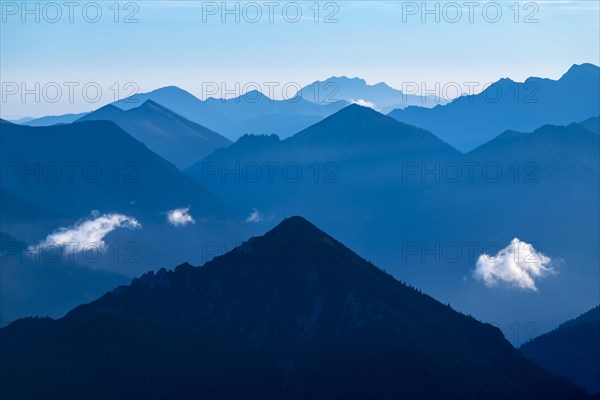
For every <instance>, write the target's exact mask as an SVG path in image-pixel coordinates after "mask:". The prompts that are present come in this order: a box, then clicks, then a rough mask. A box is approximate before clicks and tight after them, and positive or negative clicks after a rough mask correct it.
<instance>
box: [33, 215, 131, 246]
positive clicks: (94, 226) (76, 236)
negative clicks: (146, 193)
mask: <svg viewBox="0 0 600 400" xmlns="http://www.w3.org/2000/svg"><path fill="white" fill-rule="evenodd" d="M92 216H93V219H88V220H84V221H80V222H78V223H76V224H74V225H72V226H69V227H63V228H59V229H57V230H56V231H54V232H53V233H51V234H49V235H48V236H47V237H46V239H44V240H42V241H41V242H39V243H38V244H36V245H33V246H29V248H28V250H29V251H31V252H37V251H38V250H40V249H43V248H48V247H61V248H64V249H66V251H67V252H68V253H76V252H81V251H83V250H84V249H85V248H86V246H91V245H93V246H94V247H95V248H97V249H100V250H104V249H105V248H106V243H105V242H104V237H105V236H106V235H108V234H109V233H110V232H112V231H114V230H115V229H118V228H127V229H135V228H139V227H141V226H142V225H141V224H140V223H139V222H138V221H137V220H136V219H135V218H133V217H128V216H126V215H123V214H116V213H115V214H103V215H100V213H98V212H97V211H94V212H92Z"/></svg>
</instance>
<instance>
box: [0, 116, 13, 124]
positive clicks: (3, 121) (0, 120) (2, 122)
mask: <svg viewBox="0 0 600 400" xmlns="http://www.w3.org/2000/svg"><path fill="white" fill-rule="evenodd" d="M0 124H11V125H14V124H13V123H12V122H9V121H7V120H5V119H2V118H0Z"/></svg>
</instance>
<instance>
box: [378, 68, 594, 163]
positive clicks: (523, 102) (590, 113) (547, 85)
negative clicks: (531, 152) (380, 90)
mask: <svg viewBox="0 0 600 400" xmlns="http://www.w3.org/2000/svg"><path fill="white" fill-rule="evenodd" d="M599 86H600V68H599V67H598V66H596V65H593V64H581V65H573V66H572V67H571V68H570V69H569V70H568V71H567V72H566V73H565V74H564V75H563V76H562V77H561V78H560V79H558V80H551V79H544V78H535V77H532V78H528V79H527V80H525V81H524V82H514V81H512V80H510V79H506V78H505V79H501V80H499V81H497V82H495V83H494V84H492V85H490V86H489V87H488V88H487V89H486V90H484V91H483V92H482V93H480V94H477V95H471V96H462V97H459V98H458V99H456V100H454V101H452V102H450V103H449V104H447V105H441V106H436V107H433V108H431V109H428V108H423V107H408V108H406V109H404V110H394V111H392V112H390V113H389V115H390V116H392V117H394V118H396V119H398V120H399V121H403V122H406V123H408V124H411V125H415V126H418V127H421V128H424V129H427V130H429V131H431V132H433V133H434V134H436V135H437V136H439V137H440V138H441V139H443V140H445V141H447V142H448V143H450V144H452V145H453V146H455V147H456V148H458V149H459V150H461V151H470V150H472V149H474V148H475V147H477V146H479V145H481V144H483V143H485V142H487V141H489V140H490V139H492V138H494V137H495V136H497V135H499V134H500V133H502V132H504V131H506V130H517V131H524V132H528V131H532V130H534V129H536V128H538V127H540V126H542V125H544V124H553V125H567V124H570V123H572V122H577V121H583V120H584V119H587V118H590V117H596V116H598V114H599V110H600V93H599V91H598V87H599Z"/></svg>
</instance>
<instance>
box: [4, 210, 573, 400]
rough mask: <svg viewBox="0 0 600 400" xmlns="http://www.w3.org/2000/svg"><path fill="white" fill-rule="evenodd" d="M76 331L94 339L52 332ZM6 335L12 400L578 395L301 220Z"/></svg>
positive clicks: (488, 333)
mask: <svg viewBox="0 0 600 400" xmlns="http://www.w3.org/2000/svg"><path fill="white" fill-rule="evenodd" d="M70 326H75V327H81V329H82V331H83V332H89V333H90V334H92V335H94V336H93V337H94V340H93V341H89V340H82V339H83V337H80V336H79V334H78V333H77V331H75V332H73V333H72V334H71V335H68V336H67V335H65V336H63V335H61V334H59V335H58V336H56V335H54V332H66V331H65V330H66V329H68V327H70ZM33 329H35V331H36V332H38V333H37V334H36V335H35V336H33V337H31V336H27V335H22V334H20V332H24V331H27V332H29V331H31V330H33ZM111 332H112V333H111ZM1 333H2V335H0V340H1V341H2V343H1V344H2V348H3V349H6V351H4V350H3V352H2V353H1V354H0V368H1V372H2V376H3V377H4V379H5V380H4V384H3V385H2V388H1V389H0V391H1V392H2V394H3V395H5V396H7V395H8V396H9V397H14V395H15V394H19V396H21V397H36V398H52V397H57V396H58V397H71V396H73V395H76V394H77V393H81V392H82V391H85V393H87V397H88V398H107V397H110V398H115V397H124V398H127V397H131V396H132V395H133V394H136V395H137V396H138V397H139V396H142V397H143V398H148V399H154V398H165V397H169V398H180V397H181V396H186V397H200V396H202V397H208V398H215V397H218V398H240V397H246V398H247V397H254V398H298V399H300V398H334V397H340V398H345V399H355V398H356V399H358V398H365V397H370V398H397V397H399V396H402V397H409V398H414V399H429V398H437V399H458V398H478V399H483V398H485V399H503V400H504V399H507V398H528V399H547V398H553V399H565V400H566V399H569V400H576V399H580V398H583V397H584V394H583V393H582V392H581V391H580V390H579V389H577V388H576V387H574V386H573V385H570V384H569V383H567V382H566V381H562V380H560V379H557V378H555V377H553V376H551V375H550V374H548V373H545V372H544V371H543V370H542V369H541V368H539V367H537V366H535V365H534V364H533V363H531V362H529V361H527V360H526V359H525V358H523V357H522V356H521V355H520V354H519V353H518V351H516V350H515V349H514V348H513V347H512V346H511V345H510V344H509V343H508V342H507V341H506V340H505V339H504V338H503V337H502V335H501V333H500V332H499V331H498V330H497V329H496V328H494V327H492V326H491V325H488V324H483V323H480V322H478V321H476V320H475V319H473V318H471V317H467V316H465V315H462V314H460V313H457V312H455V311H453V310H452V309H451V308H450V307H448V306H445V305H442V304H440V303H439V302H437V301H436V300H434V299H433V298H431V297H429V296H427V295H423V294H421V293H419V292H418V291H416V290H415V289H412V288H409V287H408V286H406V285H404V284H402V283H400V282H398V281H397V280H395V279H394V278H392V277H391V276H390V275H388V274H386V273H385V272H383V271H382V270H380V269H378V268H377V267H375V266H374V265H372V264H370V263H368V262H367V261H365V260H364V259H362V258H361V257H360V256H358V255H357V254H355V253H354V252H352V251H351V250H350V249H348V248H347V247H345V246H344V245H342V244H341V243H339V242H338V241H336V240H335V239H333V238H332V237H331V236H329V235H327V234H325V233H324V232H322V231H321V230H319V229H318V228H316V227H315V226H314V225H312V224H311V223H309V222H308V221H306V220H304V219H303V218H301V217H291V218H288V219H285V220H284V221H282V222H281V223H280V224H279V225H277V226H276V227H275V228H273V229H272V230H270V231H269V232H267V233H266V234H265V235H263V236H261V237H255V238H251V239H250V240H248V241H246V242H244V243H243V244H242V245H240V246H239V247H237V248H235V249H234V250H232V251H231V252H229V253H227V254H225V255H223V256H220V257H217V258H215V259H214V260H213V261H211V262H209V263H207V264H205V265H204V266H203V267H200V268H194V267H192V266H191V265H189V264H182V265H180V266H178V267H177V268H176V269H175V270H174V271H167V270H165V269H161V270H159V271H158V272H157V273H154V272H150V273H147V274H144V275H143V276H141V277H140V278H138V279H135V280H133V282H132V283H131V285H129V286H121V287H119V288H117V289H115V290H113V291H111V292H109V293H107V294H105V295H104V296H102V297H101V298H99V299H98V300H96V301H94V302H92V303H90V304H86V305H82V306H79V307H77V308H75V309H74V310H72V311H71V312H70V313H69V314H67V315H66V316H65V317H64V318H62V319H59V320H51V319H25V320H20V321H16V322H14V323H13V324H11V325H9V326H8V327H6V328H4V329H2V331H1ZM61 355H62V356H61ZM32 366H34V367H33V368H32ZM125 371H126V372H127V376H128V379H127V380H126V381H124V380H122V378H120V377H121V376H122V374H123V373H124V372H125ZM367 371H368V373H365V372H367ZM223 374H226V375H223ZM224 376H226V378H224ZM148 379H149V380H150V381H148ZM25 382H28V383H29V384H28V385H24V383H25ZM42 382H44V384H43V385H42V384H41V383H42ZM116 382H120V384H119V385H115V384H112V383H116ZM148 382H152V384H151V385H149V384H148ZM231 382H235V385H232V384H231Z"/></svg>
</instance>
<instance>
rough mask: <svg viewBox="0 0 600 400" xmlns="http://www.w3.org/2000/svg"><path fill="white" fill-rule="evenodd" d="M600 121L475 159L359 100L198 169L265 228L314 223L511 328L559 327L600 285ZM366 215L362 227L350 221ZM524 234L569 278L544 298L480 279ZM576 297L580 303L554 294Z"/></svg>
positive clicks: (202, 179) (499, 144)
mask: <svg viewBox="0 0 600 400" xmlns="http://www.w3.org/2000/svg"><path fill="white" fill-rule="evenodd" d="M594 121H596V122H597V119H590V120H586V121H584V122H583V123H582V124H570V125H568V126H551V125H546V126H543V127H541V128H539V129H536V130H535V131H534V132H531V133H519V132H505V133H503V134H501V135H499V136H498V137H497V138H495V139H494V140H492V141H490V142H488V143H487V144H485V145H483V146H481V147H479V148H478V149H476V150H474V151H472V152H470V153H466V154H463V153H460V152H459V151H457V150H456V149H454V148H453V147H452V146H450V145H449V144H447V143H445V142H444V141H442V140H440V139H439V138H437V137H436V136H435V135H433V134H431V133H430V132H427V131H425V130H423V129H420V128H416V127H413V126H410V125H407V124H403V123H400V122H398V121H395V120H394V119H393V118H391V117H389V116H385V115H382V114H380V113H378V112H376V111H374V110H372V109H369V108H366V107H361V106H358V105H351V106H348V107H346V108H345V109H343V110H341V111H339V112H338V113H336V114H334V115H332V116H330V117H328V118H326V119H324V120H323V121H321V122H319V123H318V124H315V125H314V126H312V127H310V128H307V129H306V130H304V131H301V132H299V133H297V134H295V135H293V136H291V137H290V138H287V139H285V140H280V139H279V138H278V137H276V136H253V135H247V136H244V137H242V138H240V139H239V140H238V141H237V142H235V143H234V144H232V145H231V146H229V147H228V148H223V149H219V150H217V151H215V152H214V153H213V154H212V155H210V156H208V157H206V158H205V159H204V160H202V161H201V162H200V163H198V164H196V165H194V166H192V167H191V168H189V169H188V170H186V173H187V174H189V175H190V176H191V177H192V178H194V179H195V180H196V181H197V182H198V183H200V184H202V185H205V186H206V187H207V188H208V189H209V190H210V191H211V192H212V193H215V195H217V196H218V197H219V198H221V199H223V200H224V201H225V202H226V204H227V205H228V206H229V207H231V208H232V209H233V210H235V211H236V212H237V213H239V214H241V215H247V216H252V215H255V216H256V215H258V217H257V218H255V219H254V220H255V221H256V223H258V224H260V223H263V224H264V223H268V221H270V220H273V219H280V218H283V217H285V216H286V215H290V214H291V213H294V214H301V215H305V216H306V217H307V218H310V219H311V220H312V221H315V222H316V223H318V224H319V225H321V226H323V227H324V228H325V229H327V230H329V231H330V232H332V233H333V234H335V235H336V236H338V237H340V238H341V239H342V240H344V241H345V242H346V243H348V244H349V245H351V246H352V247H353V248H355V249H357V250H358V251H360V252H361V253H363V254H365V255H367V256H368V257H369V258H370V259H372V260H374V261H375V262H377V264H378V265H382V266H385V268H386V269H388V270H389V271H390V272H392V273H393V274H394V275H395V276H398V277H402V279H405V280H407V281H409V282H411V283H413V284H415V285H417V286H418V287H419V288H422V289H423V290H426V291H427V293H430V294H432V295H434V297H436V298H438V299H441V300H443V301H445V302H446V301H447V302H451V303H452V304H456V305H458V306H459V307H460V309H461V310H465V311H468V312H470V313H472V314H474V315H476V316H477V317H478V318H481V319H485V320H489V321H495V322H496V323H499V324H501V326H503V327H504V329H506V330H508V329H509V327H510V326H511V325H512V323H513V322H514V321H515V319H516V318H519V319H524V320H531V319H534V320H535V322H536V324H537V325H538V327H539V329H540V330H547V329H550V328H551V327H552V326H554V325H555V324H556V323H558V322H560V321H561V320H564V319H565V318H566V317H567V316H568V315H572V313H573V312H576V311H577V310H580V309H583V308H585V307H588V306H589V298H590V296H594V295H595V294H597V293H598V290H599V287H598V281H599V279H600V276H599V275H598V274H599V272H598V269H597V265H598V263H599V262H600V255H599V253H598V247H597V242H598V241H599V240H600V232H599V228H598V225H597V223H596V221H597V220H598V219H599V218H600V210H599V208H600V207H599V204H600V198H599V187H598V182H599V180H600V171H599V167H598V165H599V164H600V161H599V160H600V155H599V151H598V149H599V147H600V144H599V136H598V134H597V133H594V132H593V130H594ZM236 170H237V171H239V173H237V174H236V173H232V172H231V171H236ZM496 174H499V177H496ZM265 193H268V194H269V195H268V196H265ZM547 199H552V202H548V201H547ZM374 205H375V206H374ZM465 216H468V218H467V217H465ZM355 219H356V220H360V221H361V223H360V224H352V225H350V226H349V225H348V224H347V223H346V222H347V221H348V220H355ZM556 226H561V227H563V229H561V230H558V231H557V230H556ZM515 237H516V238H520V239H522V240H525V241H526V242H527V243H534V244H535V248H536V249H540V250H541V251H543V252H549V253H550V255H551V256H552V259H553V260H554V265H555V266H556V268H557V270H556V271H558V275H559V277H555V276H553V275H551V276H548V277H547V278H545V279H543V280H540V283H539V285H540V286H539V288H540V289H539V292H540V293H536V294H535V295H533V294H532V293H530V292H529V291H527V290H518V289H515V288H511V287H510V284H507V286H509V287H505V288H502V287H500V288H489V287H487V286H486V285H485V284H484V283H483V282H478V281H477V280H476V279H474V278H473V277H472V272H473V270H474V268H475V265H476V262H477V257H478V256H479V255H481V254H483V253H485V252H486V251H491V250H489V249H495V251H498V250H500V249H503V248H505V247H506V246H507V245H508V244H509V243H511V241H512V240H513V239H514V238H515ZM469 246H471V247H469ZM444 249H446V250H444ZM457 252H458V254H457ZM565 291H566V292H568V293H569V296H570V299H571V301H570V302H569V304H565V303H564V302H561V301H559V300H558V297H557V295H554V294H553V293H559V292H560V293H565ZM474 297H477V298H479V299H480V301H479V302H476V303H473V302H472V299H473V298H474ZM502 304H504V305H506V304H512V305H515V307H514V308H512V307H508V308H505V307H503V306H502ZM517 304H521V306H519V307H516V306H517ZM523 304H525V305H523ZM548 304H552V307H550V308H548ZM515 344H517V345H518V344H520V343H515Z"/></svg>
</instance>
